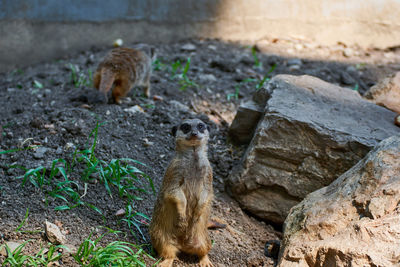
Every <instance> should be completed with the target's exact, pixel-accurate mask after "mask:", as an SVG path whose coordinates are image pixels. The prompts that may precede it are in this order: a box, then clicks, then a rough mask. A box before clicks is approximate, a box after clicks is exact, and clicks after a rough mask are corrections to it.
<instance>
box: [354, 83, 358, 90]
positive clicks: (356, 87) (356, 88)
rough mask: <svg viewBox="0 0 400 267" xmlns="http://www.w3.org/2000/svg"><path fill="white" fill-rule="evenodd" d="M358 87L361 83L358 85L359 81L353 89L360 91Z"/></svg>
mask: <svg viewBox="0 0 400 267" xmlns="http://www.w3.org/2000/svg"><path fill="white" fill-rule="evenodd" d="M358 88H359V85H358V83H356V85H354V88H353V90H354V91H358Z"/></svg>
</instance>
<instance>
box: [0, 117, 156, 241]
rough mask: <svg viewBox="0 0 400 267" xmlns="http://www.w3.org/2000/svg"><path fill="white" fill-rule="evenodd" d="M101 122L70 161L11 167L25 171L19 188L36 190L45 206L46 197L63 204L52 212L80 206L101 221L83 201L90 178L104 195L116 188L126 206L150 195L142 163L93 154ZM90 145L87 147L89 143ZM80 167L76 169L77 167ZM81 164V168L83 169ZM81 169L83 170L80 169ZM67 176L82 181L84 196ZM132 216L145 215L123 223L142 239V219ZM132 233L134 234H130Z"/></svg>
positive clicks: (151, 187) (130, 216)
mask: <svg viewBox="0 0 400 267" xmlns="http://www.w3.org/2000/svg"><path fill="white" fill-rule="evenodd" d="M101 125H103V123H99V122H97V124H96V127H95V128H94V129H93V130H92V132H91V133H90V135H89V138H88V141H87V142H86V144H85V147H86V148H85V149H83V150H78V149H77V148H76V149H75V151H74V153H73V157H72V161H71V162H68V161H67V160H65V159H55V160H53V162H52V165H51V167H50V168H46V167H44V166H39V167H36V168H31V169H28V168H25V167H23V166H19V165H12V166H10V168H17V169H21V170H23V171H24V175H21V176H19V177H17V179H21V180H22V186H25V185H26V184H27V183H29V184H31V185H33V186H34V187H35V188H37V189H39V190H40V191H42V192H43V194H44V195H45V201H46V204H48V202H49V198H53V199H59V200H61V201H63V202H65V204H64V205H59V206H56V207H55V208H54V209H55V210H58V211H63V210H70V209H73V208H76V207H79V206H86V207H88V208H90V209H92V210H93V211H95V212H97V213H98V214H100V215H101V216H102V217H103V219H104V216H103V213H102V211H101V210H100V209H99V208H98V207H96V206H94V205H93V204H91V203H89V202H87V201H83V199H82V198H83V196H84V195H85V194H86V191H87V183H88V182H90V181H92V180H93V179H97V180H98V181H100V182H101V183H102V184H103V185H104V187H105V190H106V191H107V193H108V194H109V195H110V197H112V190H111V189H112V188H113V187H114V188H115V189H117V192H118V196H119V197H120V198H122V199H124V200H126V202H127V203H129V206H133V205H134V201H138V200H141V198H140V197H138V196H137V192H140V193H149V191H150V190H151V191H152V192H153V193H155V188H154V184H153V180H152V179H151V178H150V176H148V175H147V174H146V173H144V172H143V171H141V170H140V169H139V168H137V167H136V166H135V165H137V166H146V165H145V164H143V163H141V162H139V161H137V160H134V159H130V158H120V159H111V160H110V161H109V162H106V161H104V160H101V159H98V158H97V157H96V155H95V149H96V144H97V142H98V130H99V127H100V126H101ZM91 139H92V143H91V145H90V146H89V141H90V140H91ZM16 151H19V150H7V151H0V153H11V152H16ZM78 165H79V167H80V168H79V170H77V168H76V167H77V166H78ZM82 165H83V166H82ZM82 167H83V170H82ZM70 177H80V180H81V181H82V182H84V188H85V193H84V194H83V195H81V194H80V193H79V189H80V186H79V183H78V182H77V181H73V180H71V179H70ZM134 216H140V217H142V218H145V219H148V218H147V217H145V215H144V214H141V213H138V212H135V213H134V212H131V211H130V210H129V211H128V215H127V218H126V222H127V223H128V226H129V228H130V229H132V228H135V229H137V230H138V231H139V233H140V234H141V235H142V237H143V238H144V236H143V234H142V232H141V229H140V225H139V224H138V223H141V222H143V221H142V220H135V219H134ZM131 232H132V233H133V234H134V232H133V231H131Z"/></svg>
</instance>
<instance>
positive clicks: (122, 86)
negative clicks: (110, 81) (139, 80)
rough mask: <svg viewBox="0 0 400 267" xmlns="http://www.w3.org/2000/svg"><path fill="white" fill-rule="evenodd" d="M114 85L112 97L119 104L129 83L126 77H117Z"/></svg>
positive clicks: (129, 85)
mask: <svg viewBox="0 0 400 267" xmlns="http://www.w3.org/2000/svg"><path fill="white" fill-rule="evenodd" d="M114 83H115V86H114V89H113V90H112V97H113V99H114V101H115V103H117V104H121V102H122V101H121V97H124V96H126V94H127V93H128V92H129V91H130V89H131V88H130V87H131V83H130V82H129V80H128V79H118V80H115V82H114Z"/></svg>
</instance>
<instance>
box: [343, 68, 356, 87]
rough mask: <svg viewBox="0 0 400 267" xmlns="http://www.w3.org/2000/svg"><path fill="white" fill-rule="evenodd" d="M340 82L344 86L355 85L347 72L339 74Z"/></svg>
mask: <svg viewBox="0 0 400 267" xmlns="http://www.w3.org/2000/svg"><path fill="white" fill-rule="evenodd" d="M340 81H341V82H342V83H343V84H345V85H353V84H355V80H354V79H353V77H351V76H350V74H348V73H347V72H344V71H342V72H341V73H340Z"/></svg>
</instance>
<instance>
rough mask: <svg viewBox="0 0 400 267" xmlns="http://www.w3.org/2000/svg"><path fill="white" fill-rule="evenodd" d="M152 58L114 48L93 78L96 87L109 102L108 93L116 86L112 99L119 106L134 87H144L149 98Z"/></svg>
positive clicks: (133, 50)
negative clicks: (122, 98)
mask: <svg viewBox="0 0 400 267" xmlns="http://www.w3.org/2000/svg"><path fill="white" fill-rule="evenodd" d="M151 53H153V51H151ZM152 56H153V55H151V57H152ZM151 57H150V56H148V55H147V54H146V53H144V52H142V51H140V50H136V49H133V48H122V47H118V48H114V49H113V50H111V51H110V52H109V53H108V54H107V55H106V56H105V57H104V59H103V60H102V61H101V62H100V64H99V66H98V67H97V70H96V72H95V74H94V77H93V84H94V87H95V88H96V89H98V90H99V91H100V92H102V93H103V94H104V96H105V99H106V101H107V92H108V91H110V90H111V88H112V87H113V85H114V88H113V89H112V97H113V99H114V101H115V102H116V103H118V104H119V103H120V102H121V100H120V98H121V97H124V96H126V95H127V94H128V92H129V91H130V90H131V89H132V87H134V86H143V87H144V94H145V95H146V96H147V97H149V96H150V76H151V63H152V59H151Z"/></svg>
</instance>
